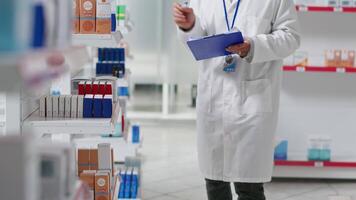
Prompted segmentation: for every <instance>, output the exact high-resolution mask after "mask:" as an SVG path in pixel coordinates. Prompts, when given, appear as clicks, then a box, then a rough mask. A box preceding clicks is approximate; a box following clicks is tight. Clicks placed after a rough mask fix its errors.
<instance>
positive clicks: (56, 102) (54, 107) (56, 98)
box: [52, 96, 59, 118]
mask: <svg viewBox="0 0 356 200" xmlns="http://www.w3.org/2000/svg"><path fill="white" fill-rule="evenodd" d="M52 113H53V116H52V117H54V118H58V116H59V96H52Z"/></svg>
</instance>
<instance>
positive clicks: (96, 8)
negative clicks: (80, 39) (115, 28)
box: [73, 0, 111, 34]
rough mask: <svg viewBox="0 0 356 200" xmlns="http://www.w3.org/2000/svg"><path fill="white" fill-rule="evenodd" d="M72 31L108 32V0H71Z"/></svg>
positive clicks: (109, 22) (109, 12)
mask: <svg viewBox="0 0 356 200" xmlns="http://www.w3.org/2000/svg"><path fill="white" fill-rule="evenodd" d="M73 10H74V14H75V17H74V22H73V23H74V33H82V34H95V33H97V34H110V33H111V2H110V0H73Z"/></svg>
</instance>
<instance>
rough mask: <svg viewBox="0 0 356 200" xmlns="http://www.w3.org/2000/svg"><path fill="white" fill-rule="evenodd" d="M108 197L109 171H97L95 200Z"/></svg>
mask: <svg viewBox="0 0 356 200" xmlns="http://www.w3.org/2000/svg"><path fill="white" fill-rule="evenodd" d="M109 199H110V173H108V172H102V171H99V172H97V173H96V174H95V200H109Z"/></svg>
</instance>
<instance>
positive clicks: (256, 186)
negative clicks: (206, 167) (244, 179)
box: [206, 179, 266, 200]
mask: <svg viewBox="0 0 356 200" xmlns="http://www.w3.org/2000/svg"><path fill="white" fill-rule="evenodd" d="M234 186H235V191H236V193H237V195H238V196H239V198H238V200H266V197H265V194H264V189H263V183H234ZM206 189H207V192H208V200H232V192H231V187H230V183H228V182H223V181H213V180H209V179H206Z"/></svg>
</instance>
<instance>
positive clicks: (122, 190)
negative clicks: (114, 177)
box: [119, 169, 126, 199]
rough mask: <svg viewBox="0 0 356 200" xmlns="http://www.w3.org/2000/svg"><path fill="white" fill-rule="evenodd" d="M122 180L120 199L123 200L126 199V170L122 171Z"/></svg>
mask: <svg viewBox="0 0 356 200" xmlns="http://www.w3.org/2000/svg"><path fill="white" fill-rule="evenodd" d="M120 178H121V182H120V189H119V199H123V198H125V183H126V169H121V170H120Z"/></svg>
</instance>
